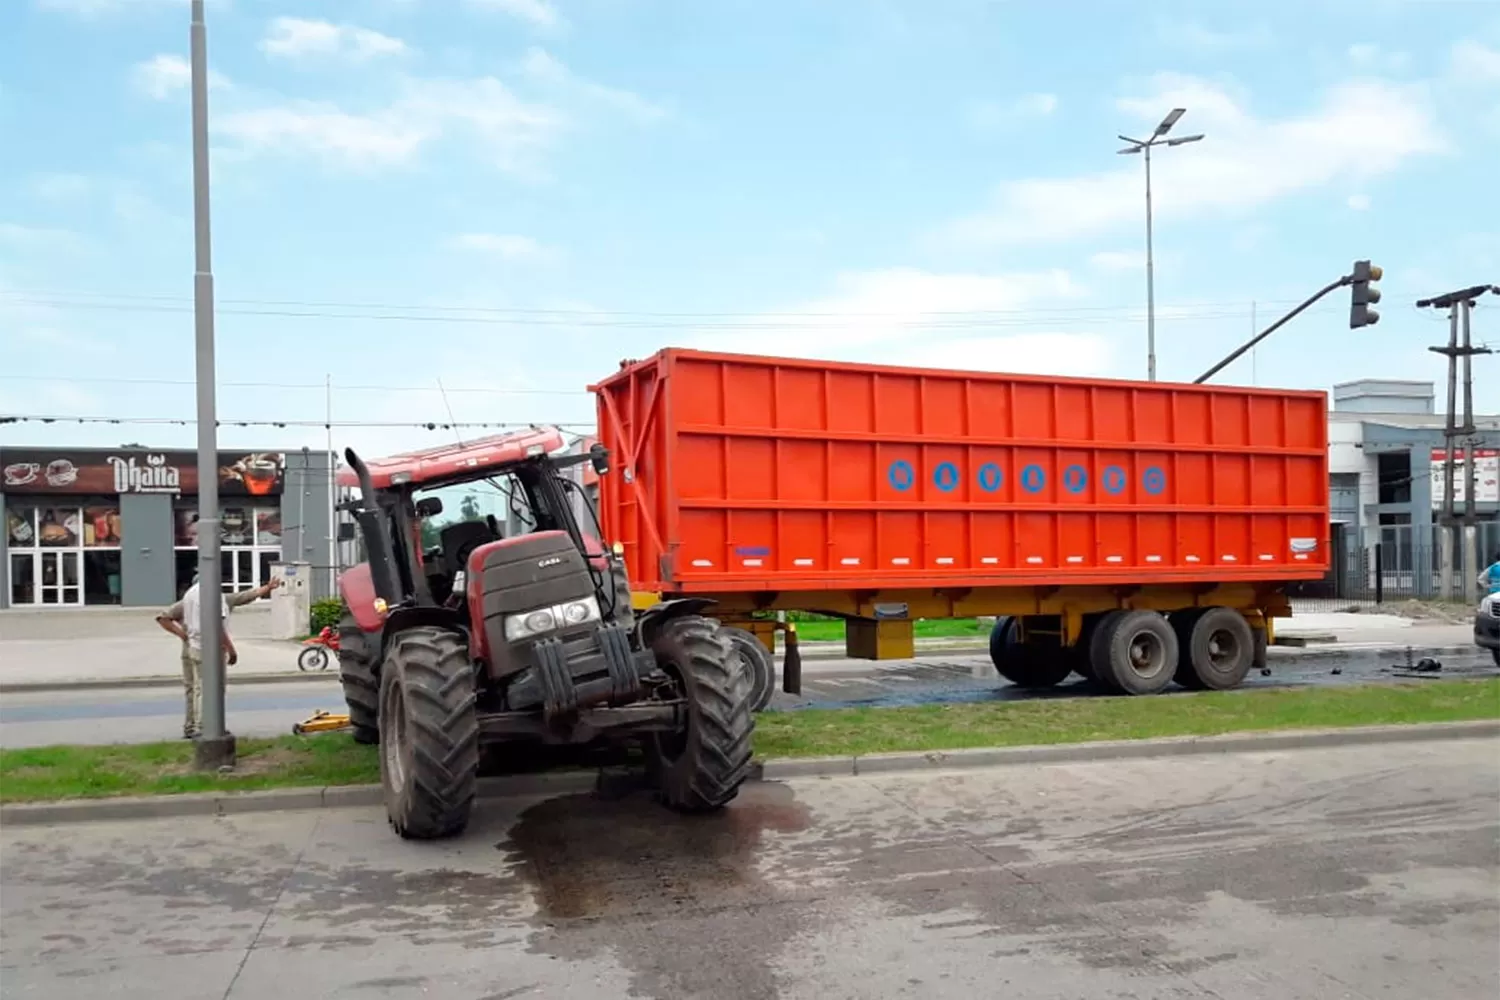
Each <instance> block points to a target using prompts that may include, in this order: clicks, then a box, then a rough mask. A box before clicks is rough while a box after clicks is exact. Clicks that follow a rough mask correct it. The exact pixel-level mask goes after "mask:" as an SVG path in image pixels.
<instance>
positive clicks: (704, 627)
mask: <svg viewBox="0 0 1500 1000" xmlns="http://www.w3.org/2000/svg"><path fill="white" fill-rule="evenodd" d="M563 447H564V440H563V436H562V433H561V432H560V431H558V430H556V429H555V428H532V429H530V430H526V431H521V432H518V433H513V434H504V435H499V436H496V437H491V438H486V439H483V440H478V441H473V442H470V443H468V444H459V445H450V446H446V447H439V448H433V449H430V450H427V451H421V452H413V453H410V454H405V455H397V456H394V457H392V458H387V459H381V460H377V461H372V462H369V463H366V462H365V461H363V460H362V459H360V457H359V456H358V455H356V454H355V453H354V452H353V450H349V451H346V452H345V458H346V459H347V461H348V467H347V468H346V469H341V470H340V472H339V482H340V484H341V485H344V486H354V487H358V491H359V493H358V497H357V498H355V499H352V500H349V501H348V502H346V503H344V504H342V505H341V509H343V510H347V511H349V512H350V513H351V514H352V515H353V517H354V519H355V521H356V523H357V524H358V526H359V533H360V536H361V538H362V539H363V542H364V549H365V553H366V559H367V561H366V562H363V563H360V564H359V565H357V566H355V567H353V568H352V569H350V570H348V571H347V572H345V573H344V574H343V575H342V576H341V577H340V579H339V589H340V591H341V592H342V595H343V598H344V602H345V604H346V605H347V607H348V611H347V613H346V615H345V617H344V619H343V621H342V622H341V623H340V627H339V639H340V644H339V673H340V676H341V679H342V681H343V687H344V697H345V700H346V701H347V702H348V705H349V721H350V724H351V726H352V727H353V730H354V738H355V739H356V740H359V741H361V742H364V743H379V744H380V748H381V752H380V776H381V784H382V785H383V787H384V790H385V802H386V810H387V813H388V815H389V816H390V821H391V824H392V826H394V827H395V829H396V832H397V833H399V834H400V835H401V836H403V837H409V838H417V839H432V838H437V837H445V836H450V835H453V834H456V833H458V832H460V831H462V830H463V829H464V827H465V825H466V824H467V822H468V819H469V812H470V809H471V807H472V804H473V800H474V794H475V786H476V781H477V774H478V770H479V760H480V747H481V745H482V744H493V743H527V742H529V743H531V744H532V745H540V744H553V745H558V744H593V743H597V742H602V741H627V740H634V741H640V742H641V743H642V744H643V745H644V748H645V751H646V756H647V760H648V762H649V766H650V768H651V770H652V772H653V776H654V778H655V781H656V784H657V787H658V790H659V794H660V796H661V798H662V800H663V801H664V802H665V803H666V804H667V805H668V806H670V807H671V808H673V809H676V810H679V811H682V812H705V811H709V810H714V809H717V808H719V807H721V806H723V805H724V804H725V803H726V802H728V801H729V800H730V799H732V798H734V796H735V794H736V793H737V792H738V791H739V787H740V785H741V783H742V782H744V780H745V777H746V775H747V774H748V772H749V769H750V755H751V749H750V737H751V733H752V731H753V729H754V716H753V711H752V710H753V705H752V690H751V678H750V676H749V674H748V673H747V671H746V669H745V666H744V661H743V659H742V657H741V656H740V655H739V654H738V653H737V652H736V650H735V648H734V646H733V645H732V643H731V641H730V637H729V636H728V635H727V634H725V633H724V632H723V631H722V630H721V629H720V627H719V624H718V623H717V622H716V621H714V620H713V619H712V618H707V617H704V616H703V615H702V614H701V612H702V611H703V610H704V608H705V607H707V606H708V605H709V603H711V602H708V601H703V600H669V601H665V602H662V603H660V604H657V605H655V606H653V607H650V608H648V609H646V610H643V611H641V612H640V613H635V612H634V611H633V610H632V608H631V602H630V585H629V583H628V580H627V577H626V575H625V567H624V565H623V563H622V561H621V560H620V558H619V557H618V555H617V554H616V553H615V552H612V551H610V550H609V549H608V548H606V547H605V546H604V545H603V544H602V543H601V542H600V541H599V539H600V538H602V532H601V531H600V530H599V529H598V522H597V519H596V517H595V514H594V510H593V506H592V505H591V504H590V503H589V502H588V499H587V497H586V496H585V495H584V493H583V490H582V487H581V486H580V485H579V484H578V483H577V482H575V481H574V479H572V478H570V476H569V475H568V474H567V470H568V469H570V468H571V467H574V466H577V465H579V464H581V463H583V462H590V463H592V465H593V468H594V470H595V471H596V472H598V473H599V474H600V475H605V474H607V473H608V471H609V462H608V453H607V452H606V451H605V450H604V448H603V447H601V446H599V445H595V446H594V447H593V448H592V449H590V450H589V451H588V452H586V453H584V454H560V453H561V452H562V450H563ZM502 480H503V482H502ZM464 483H475V484H480V483H485V484H488V485H487V487H484V488H493V489H495V490H497V491H499V492H501V493H503V494H505V495H506V496H508V497H509V503H510V509H511V510H512V511H513V512H514V513H515V515H516V517H515V518H514V519H512V520H517V521H519V522H520V523H522V524H524V525H525V527H524V529H523V530H521V531H519V532H512V533H511V534H510V535H509V536H508V537H507V536H506V535H505V534H504V533H503V532H502V530H501V526H500V524H499V523H498V522H497V520H496V519H495V518H494V517H493V516H491V517H486V518H484V519H482V520H478V519H466V520H454V521H449V522H448V523H447V524H446V525H445V526H444V527H442V528H441V531H440V534H439V544H438V545H437V546H436V547H435V548H432V549H430V550H429V551H425V552H424V551H423V547H422V536H423V532H422V521H423V520H424V519H427V518H436V517H437V516H438V515H439V514H441V513H442V509H443V505H442V499H441V498H440V497H437V496H432V495H426V496H419V494H423V493H427V494H430V493H431V492H432V491H435V490H438V489H441V488H444V487H452V486H457V485H461V484H464ZM580 518H584V519H586V520H587V521H588V522H590V525H589V526H590V528H591V529H592V530H591V531H590V530H585V529H584V528H583V527H582V526H581V525H580Z"/></svg>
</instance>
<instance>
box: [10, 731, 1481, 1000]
mask: <svg viewBox="0 0 1500 1000" xmlns="http://www.w3.org/2000/svg"><path fill="white" fill-rule="evenodd" d="M1497 750H1500V746H1497V745H1496V741H1494V740H1467V741H1451V742H1432V743H1415V744H1402V745H1400V746H1399V747H1393V748H1391V750H1390V751H1389V752H1387V751H1384V750H1381V749H1380V748H1372V747H1368V746H1365V747H1358V748H1345V749H1324V750H1300V751H1289V752H1279V753H1265V754H1224V755H1212V756H1199V757H1178V758H1166V759H1159V760H1128V761H1115V762H1106V763H1097V764H1069V765H1050V766H1030V767H1012V768H1002V769H996V770H991V771H967V772H948V773H937V774H931V773H928V774H921V775H887V776H866V777H861V778H842V779H823V780H807V781H793V782H788V783H768V784H762V785H755V786H750V787H748V788H747V789H746V791H745V792H744V793H742V794H741V796H740V798H739V799H738V800H737V801H736V802H735V803H733V804H732V805H731V806H730V807H729V808H728V809H727V810H726V811H724V812H723V813H721V814H719V815H715V816H709V817H695V818H685V817H679V816H675V815H672V814H670V813H667V812H665V811H664V810H662V809H660V808H659V807H658V806H656V805H655V804H654V803H653V802H652V801H651V800H650V799H648V798H647V797H646V796H645V795H644V794H641V793H639V792H627V793H624V794H617V795H614V796H611V797H608V798H598V797H593V796H570V797H562V798H553V799H550V800H536V799H528V800H514V801H500V802H496V801H491V802H486V803H482V804H481V806H480V809H479V811H478V812H477V813H476V817H475V821H474V823H473V824H472V825H471V827H470V830H469V832H468V833H467V834H466V835H465V836H464V837H462V838H461V839H458V840H456V841H451V842H446V843H441V844H410V843H405V842H403V841H400V840H399V839H397V838H396V837H395V836H394V835H393V834H391V832H390V831H389V829H388V828H387V827H386V824H385V822H384V820H383V817H382V816H381V814H380V811H379V810H378V809H360V810H323V811H308V812H288V813H280V814H276V813H265V814H252V815H241V816H231V817H227V818H221V819H209V818H191V819H182V818H178V819H172V820H161V821H145V822H135V823H97V824H75V825H71V826H68V827H65V828H36V827H30V828H28V827H12V828H8V829H6V830H4V831H0V852H3V856H4V859H5V864H4V868H3V874H0V892H3V895H4V899H5V907H4V911H3V914H0V924H3V928H0V929H3V934H0V965H3V968H0V976H3V980H4V983H5V991H4V992H5V996H6V997H8V998H9V997H25V998H38V1000H55V998H56V1000H61V998H73V997H86V996H109V997H112V998H118V1000H137V998H139V1000H159V998H161V997H172V998H173V1000H284V998H286V997H293V996H295V997H329V998H346V997H347V998H351V1000H373V998H388V1000H406V998H417V997H424V998H426V997H441V998H444V1000H509V998H515V997H567V998H569V1000H618V998H622V997H644V998H660V1000H669V998H670V1000H686V998H695V1000H696V998H703V1000H800V998H807V1000H843V998H849V1000H853V998H888V997H903V998H929V997H930V998H954V1000H972V998H974V997H995V996H1013V997H1025V998H1055V1000H1093V998H1106V997H1108V998H1132V997H1133V998H1151V1000H1156V998H1168V997H1183V998H1186V997H1212V998H1218V1000H1240V998H1245V1000H1250V998H1253V1000H1264V998H1267V997H1275V998H1277V1000H1302V998H1306V1000H1326V998H1329V997H1356V998H1364V997H1375V996H1380V997H1386V998H1393V1000H1405V998H1410V1000H1430V998H1433V997H1442V998H1444V1000H1469V998H1475V1000H1478V998H1485V1000H1489V998H1492V997H1495V996H1497V995H1500V951H1497V948H1496V941H1500V850H1497V838H1500V823H1497V820H1500V810H1497V808H1496V805H1497V789H1500V753H1497Z"/></svg>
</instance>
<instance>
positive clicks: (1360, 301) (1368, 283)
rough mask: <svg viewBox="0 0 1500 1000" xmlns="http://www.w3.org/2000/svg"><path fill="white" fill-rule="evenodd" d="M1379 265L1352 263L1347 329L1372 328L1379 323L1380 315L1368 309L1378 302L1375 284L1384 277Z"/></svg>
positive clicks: (1360, 262) (1378, 296) (1358, 261)
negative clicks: (1352, 271)
mask: <svg viewBox="0 0 1500 1000" xmlns="http://www.w3.org/2000/svg"><path fill="white" fill-rule="evenodd" d="M1384 273H1385V272H1384V271H1382V270H1381V269H1380V267H1379V265H1376V264H1371V263H1370V262H1369V261H1367V260H1357V261H1355V262H1354V273H1353V276H1352V277H1353V281H1352V282H1351V283H1350V286H1349V329H1351V330H1358V329H1359V328H1360V327H1362V326H1373V325H1374V324H1376V323H1379V322H1380V313H1378V312H1376V311H1375V310H1374V309H1371V308H1370V307H1371V306H1373V305H1374V304H1375V303H1377V302H1379V301H1380V289H1378V288H1376V287H1375V282H1377V281H1379V280H1380V279H1381V277H1382V275H1384Z"/></svg>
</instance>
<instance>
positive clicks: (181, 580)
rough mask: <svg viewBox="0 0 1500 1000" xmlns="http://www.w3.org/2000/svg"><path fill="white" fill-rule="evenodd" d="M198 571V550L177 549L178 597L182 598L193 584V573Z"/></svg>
mask: <svg viewBox="0 0 1500 1000" xmlns="http://www.w3.org/2000/svg"><path fill="white" fill-rule="evenodd" d="M196 572H198V550H197V549H178V550H177V597H178V599H179V600H180V599H181V598H182V595H183V594H186V593H187V591H188V588H189V587H191V586H192V585H193V574H194V573H196Z"/></svg>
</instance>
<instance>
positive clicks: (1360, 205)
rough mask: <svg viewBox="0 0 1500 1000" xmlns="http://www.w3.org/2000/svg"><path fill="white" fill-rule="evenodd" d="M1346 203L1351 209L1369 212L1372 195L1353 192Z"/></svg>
mask: <svg viewBox="0 0 1500 1000" xmlns="http://www.w3.org/2000/svg"><path fill="white" fill-rule="evenodd" d="M1346 204H1347V205H1348V206H1349V208H1350V210H1351V211H1355V212H1367V211H1369V210H1370V196H1369V195H1367V194H1351V195H1350V196H1349V199H1348V201H1347V202H1346Z"/></svg>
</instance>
